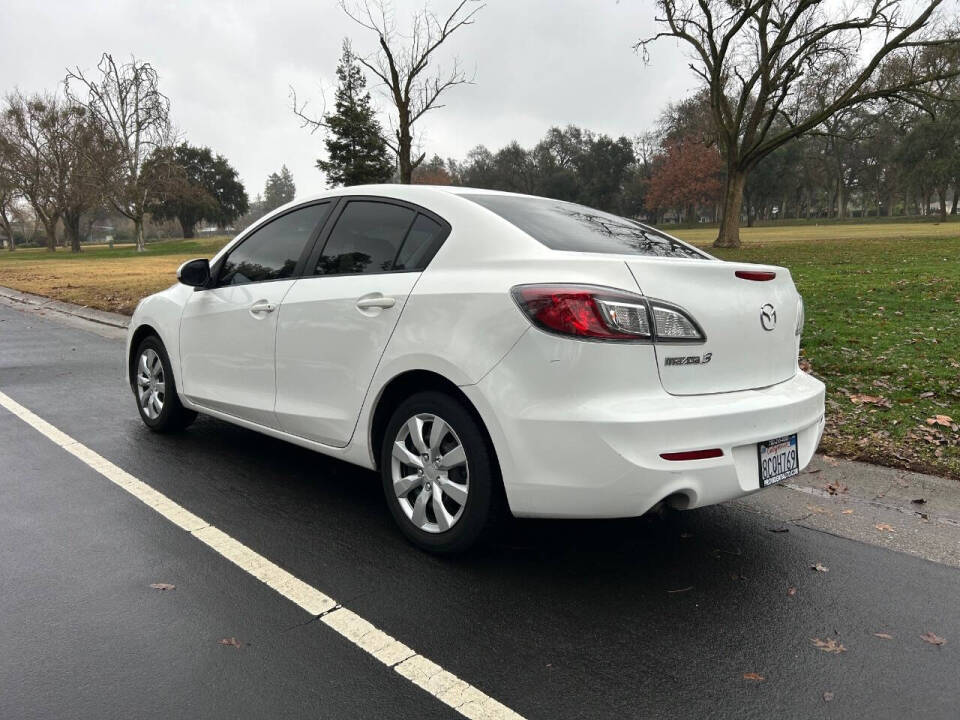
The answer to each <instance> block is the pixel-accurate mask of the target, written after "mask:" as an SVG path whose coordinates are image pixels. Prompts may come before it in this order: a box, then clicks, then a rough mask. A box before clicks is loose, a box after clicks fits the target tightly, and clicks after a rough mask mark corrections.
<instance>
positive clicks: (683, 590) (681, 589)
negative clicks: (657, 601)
mask: <svg viewBox="0 0 960 720" xmlns="http://www.w3.org/2000/svg"><path fill="white" fill-rule="evenodd" d="M688 590H693V585H689V586H687V587H685V588H679V589H677V590H667V592H668V593H682V592H687V591H688Z"/></svg>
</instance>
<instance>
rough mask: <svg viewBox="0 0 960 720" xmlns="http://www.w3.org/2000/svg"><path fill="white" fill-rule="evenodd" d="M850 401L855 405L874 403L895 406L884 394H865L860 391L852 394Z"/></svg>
mask: <svg viewBox="0 0 960 720" xmlns="http://www.w3.org/2000/svg"><path fill="white" fill-rule="evenodd" d="M850 402H852V403H853V404H854V405H874V406H876V407H882V408H889V407H893V403H892V402H890V400H888V399H887V398H885V397H883V396H882V395H864V394H862V393H858V394H856V395H851V396H850Z"/></svg>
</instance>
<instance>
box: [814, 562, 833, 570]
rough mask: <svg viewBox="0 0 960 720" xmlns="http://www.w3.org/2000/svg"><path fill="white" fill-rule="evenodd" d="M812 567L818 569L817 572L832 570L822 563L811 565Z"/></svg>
mask: <svg viewBox="0 0 960 720" xmlns="http://www.w3.org/2000/svg"><path fill="white" fill-rule="evenodd" d="M810 569H811V570H816V571H817V572H830V568H828V567H826V566H825V565H821V564H820V563H814V564H813V565H811V566H810Z"/></svg>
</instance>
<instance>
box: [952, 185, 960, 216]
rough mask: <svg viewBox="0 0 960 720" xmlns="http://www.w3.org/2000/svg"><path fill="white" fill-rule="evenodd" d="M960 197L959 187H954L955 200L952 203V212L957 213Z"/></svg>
mask: <svg viewBox="0 0 960 720" xmlns="http://www.w3.org/2000/svg"><path fill="white" fill-rule="evenodd" d="M958 197H960V193H958V192H957V188H956V187H954V188H953V202H952V203H951V204H950V214H951V215H956V214H957V198H958Z"/></svg>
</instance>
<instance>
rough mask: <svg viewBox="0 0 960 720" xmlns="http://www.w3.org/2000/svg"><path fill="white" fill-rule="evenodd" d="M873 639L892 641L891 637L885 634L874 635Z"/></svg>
mask: <svg viewBox="0 0 960 720" xmlns="http://www.w3.org/2000/svg"><path fill="white" fill-rule="evenodd" d="M874 637H878V638H880V639H881V640H893V635H888V634H887V633H874Z"/></svg>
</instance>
